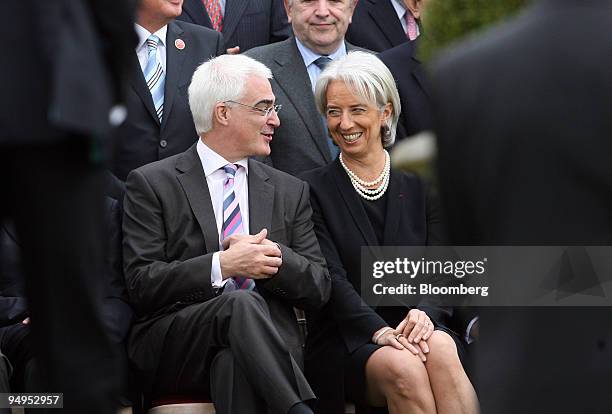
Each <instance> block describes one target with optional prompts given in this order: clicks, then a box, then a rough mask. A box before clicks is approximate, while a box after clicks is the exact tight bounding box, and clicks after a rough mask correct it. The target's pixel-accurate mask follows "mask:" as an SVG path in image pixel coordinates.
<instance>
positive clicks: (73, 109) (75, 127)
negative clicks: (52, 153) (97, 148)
mask: <svg viewBox="0 0 612 414" xmlns="http://www.w3.org/2000/svg"><path fill="white" fill-rule="evenodd" d="M132 5H133V2H132V1H121V2H112V4H109V2H106V1H103V0H91V1H87V2H83V1H72V0H57V1H15V2H8V3H6V4H4V8H3V14H4V15H5V16H7V18H6V19H5V21H4V22H3V24H2V25H0V38H2V39H3V43H4V55H5V56H6V57H7V58H6V59H4V63H3V64H2V65H0V79H3V80H4V81H3V84H2V99H3V101H4V102H6V103H7V104H8V105H9V106H8V107H7V108H6V109H4V110H2V111H0V125H2V132H1V133H0V143H11V142H12V143H18V144H20V145H23V144H24V143H27V144H31V143H38V142H46V143H48V142H50V141H52V140H57V139H59V138H65V135H63V134H62V133H54V132H55V130H56V129H57V130H59V131H70V132H72V133H78V134H81V135H83V136H85V137H88V138H89V137H91V136H96V137H101V136H105V135H106V134H108V133H109V132H110V129H111V124H110V122H109V111H110V109H111V107H112V106H113V105H115V104H117V103H120V102H122V100H123V96H122V92H123V89H124V86H125V78H126V76H125V75H126V74H127V71H128V61H129V56H130V52H132V51H133V50H134V46H135V45H136V35H135V33H134V25H133V23H132V21H133V14H132V13H133V8H132V7H131V6H132Z"/></svg>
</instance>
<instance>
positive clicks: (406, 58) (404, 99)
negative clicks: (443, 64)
mask: <svg viewBox="0 0 612 414" xmlns="http://www.w3.org/2000/svg"><path fill="white" fill-rule="evenodd" d="M414 52H415V47H414V44H413V43H412V42H410V43H409V42H406V43H402V44H400V45H399V46H396V47H394V48H392V49H389V50H386V51H384V52H381V53H379V54H378V57H379V58H380V60H382V61H383V62H384V64H385V65H387V67H388V68H389V70H390V71H391V73H392V74H393V77H394V78H395V81H396V83H397V90H398V92H399V96H400V102H401V104H402V112H401V113H400V118H399V121H398V123H397V138H396V139H400V140H401V139H403V138H406V137H409V136H412V135H414V134H417V133H419V132H421V131H425V130H429V129H432V128H433V114H432V107H431V98H430V86H429V79H427V74H426V73H425V70H424V68H423V66H422V65H421V62H420V61H419V60H418V59H417V58H416V56H414Z"/></svg>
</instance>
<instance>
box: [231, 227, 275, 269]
mask: <svg viewBox="0 0 612 414" xmlns="http://www.w3.org/2000/svg"><path fill="white" fill-rule="evenodd" d="M267 234H268V231H267V230H266V229H263V230H262V231H260V232H259V233H257V234H255V235H236V236H230V237H228V238H227V239H226V240H224V241H223V245H224V247H225V246H226V245H227V247H226V250H224V251H222V252H220V253H219V264H220V265H221V276H222V277H223V279H227V278H230V277H234V276H242V277H249V278H251V279H269V278H271V277H272V276H274V275H275V274H276V273H278V268H279V267H280V266H281V264H282V263H283V260H282V259H281V251H280V249H279V248H278V246H277V245H276V244H275V243H273V242H270V241H269V240H267V241H268V242H269V243H267V242H264V240H266V236H267ZM226 242H227V243H226Z"/></svg>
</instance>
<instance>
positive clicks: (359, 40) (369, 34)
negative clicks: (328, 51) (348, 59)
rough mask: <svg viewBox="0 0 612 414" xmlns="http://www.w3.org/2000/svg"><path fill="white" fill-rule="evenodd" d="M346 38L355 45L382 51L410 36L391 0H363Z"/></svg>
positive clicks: (406, 40)
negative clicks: (405, 30)
mask: <svg viewBox="0 0 612 414" xmlns="http://www.w3.org/2000/svg"><path fill="white" fill-rule="evenodd" d="M346 40H347V41H348V42H350V43H352V44H354V45H355V46H359V47H362V48H364V49H369V50H371V51H373V52H382V51H383V50H387V49H390V48H392V47H395V46H398V45H400V44H402V43H404V42H408V36H406V32H404V28H403V27H402V23H401V22H400V20H399V17H397V13H396V12H395V9H394V8H393V5H392V4H391V0H361V1H359V2H357V7H355V12H354V13H353V20H352V23H351V24H350V25H349V27H348V30H347V31H346Z"/></svg>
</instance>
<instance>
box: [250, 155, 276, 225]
mask: <svg viewBox="0 0 612 414" xmlns="http://www.w3.org/2000/svg"><path fill="white" fill-rule="evenodd" d="M248 179H249V233H250V234H257V233H259V232H260V231H261V229H263V228H266V229H268V234H269V233H270V231H271V230H272V228H271V227H272V208H273V206H274V186H273V185H272V184H270V183H269V182H268V179H269V177H268V175H267V174H266V173H265V171H263V169H262V168H261V166H260V165H259V164H257V162H253V161H251V160H249V177H248Z"/></svg>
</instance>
